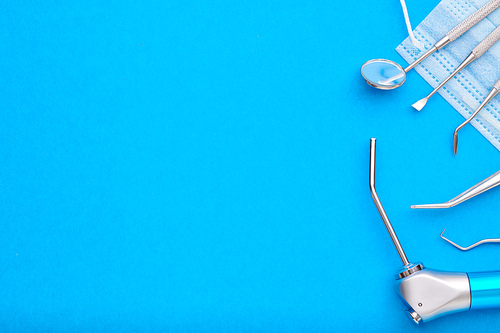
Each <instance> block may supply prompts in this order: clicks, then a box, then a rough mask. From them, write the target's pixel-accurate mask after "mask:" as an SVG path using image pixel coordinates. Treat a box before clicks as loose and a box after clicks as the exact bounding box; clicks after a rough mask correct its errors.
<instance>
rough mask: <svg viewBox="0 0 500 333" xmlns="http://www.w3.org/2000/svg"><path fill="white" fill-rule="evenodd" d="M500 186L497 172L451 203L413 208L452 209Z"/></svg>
mask: <svg viewBox="0 0 500 333" xmlns="http://www.w3.org/2000/svg"><path fill="white" fill-rule="evenodd" d="M498 185H500V171H497V172H496V173H494V174H492V175H491V176H489V177H488V178H486V179H485V180H483V181H482V182H480V183H478V184H476V185H474V186H472V187H471V188H470V189H468V190H467V191H465V192H463V193H461V194H459V195H458V196H456V197H455V198H453V199H451V200H450V201H447V202H445V203H438V204H426V205H413V206H411V208H414V209H426V208H450V207H453V206H456V205H458V204H459V203H462V202H464V201H466V200H469V199H470V198H472V197H475V196H476V195H478V194H481V193H483V192H485V191H488V190H489V189H492V188H493V187H495V186H498Z"/></svg>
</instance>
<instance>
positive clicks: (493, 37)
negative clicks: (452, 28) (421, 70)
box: [412, 26, 500, 111]
mask: <svg viewBox="0 0 500 333" xmlns="http://www.w3.org/2000/svg"><path fill="white" fill-rule="evenodd" d="M499 39H500V26H499V27H496V28H495V30H493V31H492V32H491V33H490V34H489V35H488V36H486V38H485V39H483V41H482V42H481V43H479V44H478V45H477V46H476V47H475V48H474V49H473V50H472V52H471V53H470V54H469V55H468V56H467V58H465V60H464V61H463V62H462V63H461V64H460V65H458V67H457V68H456V69H455V70H454V71H453V72H452V73H451V74H450V75H449V76H448V77H447V78H446V79H445V80H444V81H443V82H441V83H440V84H439V85H438V86H437V87H436V88H434V90H433V91H432V92H431V93H430V94H429V95H427V96H426V97H424V98H422V99H421V100H419V101H417V102H415V103H413V105H412V106H413V107H414V108H415V109H416V110H418V111H420V110H422V109H423V108H424V106H425V104H427V101H428V100H429V98H431V97H432V96H433V95H434V94H435V93H436V92H437V91H438V90H439V89H441V88H442V87H443V86H444V85H445V84H446V83H447V82H448V81H450V80H451V79H452V78H453V77H454V76H455V75H457V74H458V73H459V72H460V71H461V70H462V69H464V68H465V67H467V66H468V65H469V64H470V63H471V62H473V61H474V60H476V59H479V58H480V57H481V56H482V55H483V54H485V53H486V51H488V50H489V48H490V47H492V46H493V45H494V44H495V43H496V42H497V41H498V40H499Z"/></svg>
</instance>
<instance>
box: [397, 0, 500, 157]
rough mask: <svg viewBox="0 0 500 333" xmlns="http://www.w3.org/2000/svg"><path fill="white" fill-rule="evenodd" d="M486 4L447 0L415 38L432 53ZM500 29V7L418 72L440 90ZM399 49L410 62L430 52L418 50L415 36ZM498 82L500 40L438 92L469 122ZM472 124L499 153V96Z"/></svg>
mask: <svg viewBox="0 0 500 333" xmlns="http://www.w3.org/2000/svg"><path fill="white" fill-rule="evenodd" d="M486 2H488V0H466V1H463V0H462V1H459V0H443V1H441V2H440V3H439V4H438V5H437V7H436V8H434V10H433V11H432V12H431V13H430V14H429V15H428V16H427V17H426V18H425V20H424V21H422V23H420V25H419V26H418V27H417V28H416V29H415V30H414V33H415V37H416V38H417V39H418V40H419V41H421V42H422V43H424V46H425V49H426V50H427V49H429V48H430V47H432V46H433V45H434V44H435V43H436V42H437V41H438V40H440V39H441V38H443V36H445V35H446V33H447V32H448V31H449V30H451V29H452V28H453V27H455V26H456V25H457V24H458V23H460V22H462V21H463V20H464V19H466V18H467V17H468V16H469V15H471V14H472V13H474V12H475V11H476V10H477V9H478V8H480V7H481V6H483V5H484V4H485V3H486ZM499 25H500V8H499V9H497V10H496V11H494V12H493V13H491V14H490V15H489V16H488V17H486V18H485V19H483V20H482V21H481V22H479V23H478V24H477V25H476V26H474V27H473V28H471V29H470V30H469V31H468V32H466V33H465V34H464V35H462V36H461V37H460V38H458V39H457V40H455V41H454V42H452V43H450V44H449V45H447V46H445V47H444V48H442V49H440V50H439V51H437V52H435V53H434V54H432V56H430V57H429V58H427V59H426V60H424V61H423V62H422V63H420V64H419V65H418V66H416V67H415V70H416V71H417V72H418V74H420V76H422V78H424V80H425V81H427V83H429V84H430V85H431V86H432V88H435V87H437V86H438V85H439V83H440V82H442V81H443V80H444V79H445V78H447V77H448V76H449V75H450V74H451V73H452V72H453V70H454V69H455V68H456V67H457V66H458V65H459V64H460V63H461V62H462V61H463V60H464V59H465V58H466V57H467V56H468V55H469V54H470V53H471V51H472V49H473V48H474V47H476V46H477V45H478V44H479V43H480V42H481V41H482V40H483V39H484V38H485V37H486V36H487V35H488V34H489V33H491V32H492V31H493V30H494V29H495V28H496V27H497V26H499ZM396 51H397V52H398V53H399V54H400V55H401V56H402V57H403V58H404V59H405V60H406V61H407V62H408V63H411V62H413V61H414V60H416V59H417V58H418V57H419V56H420V55H421V54H422V53H423V52H425V50H420V49H418V48H417V47H415V46H414V45H413V44H412V42H411V40H410V38H407V39H405V40H404V41H403V42H402V43H401V44H400V45H399V46H398V47H397V48H396ZM498 79H500V41H499V42H497V43H496V44H495V45H493V46H492V47H491V48H490V49H489V50H488V51H487V52H486V53H485V54H484V55H483V56H482V57H481V58H479V59H477V60H476V61H474V62H472V63H471V64H470V65H469V66H467V67H466V68H465V69H464V70H462V71H461V72H460V73H459V74H458V75H456V76H455V77H454V78H453V79H451V80H450V81H449V82H448V83H447V84H446V85H445V86H444V87H443V88H441V89H440V90H439V94H440V95H441V96H442V97H443V98H444V99H445V100H446V101H448V103H450V104H451V106H453V107H454V108H455V109H456V110H457V111H458V112H459V113H460V114H461V115H462V116H464V117H465V118H468V117H469V116H470V115H471V114H472V113H473V112H474V111H475V110H476V109H477V108H478V107H479V105H480V103H481V102H482V101H483V99H484V98H485V97H486V95H488V93H489V91H490V90H491V88H492V87H493V84H494V83H495V82H496V81H497V80H498ZM430 111H432V110H428V109H425V110H423V111H422V112H430ZM471 124H472V125H473V126H474V127H475V128H476V129H477V130H478V131H479V132H480V133H481V134H482V135H483V136H484V137H485V138H486V139H488V141H490V142H491V143H492V144H493V145H494V146H495V147H496V148H497V149H498V150H500V97H498V96H497V97H495V98H494V99H493V100H492V101H491V102H490V103H489V104H488V105H487V106H486V107H485V108H484V109H483V110H481V112H479V114H478V115H477V116H476V117H475V118H474V119H473V120H472V121H471ZM453 125H454V124H452V126H453Z"/></svg>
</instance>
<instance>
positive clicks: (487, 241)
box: [440, 228, 500, 251]
mask: <svg viewBox="0 0 500 333" xmlns="http://www.w3.org/2000/svg"><path fill="white" fill-rule="evenodd" d="M445 230H446V228H444V229H443V231H442V232H441V235H440V237H441V238H442V239H444V240H445V241H447V242H448V243H450V244H451V245H453V246H454V247H456V248H457V249H459V250H462V251H468V250H470V249H473V248H475V247H476V246H479V245H481V244H484V243H500V238H487V239H482V240H480V241H479V242H476V243H474V244H472V245H470V246H467V247H463V246H460V245H458V244H457V243H454V242H452V241H451V240H449V239H448V238H446V237H444V236H443V233H444V231H445Z"/></svg>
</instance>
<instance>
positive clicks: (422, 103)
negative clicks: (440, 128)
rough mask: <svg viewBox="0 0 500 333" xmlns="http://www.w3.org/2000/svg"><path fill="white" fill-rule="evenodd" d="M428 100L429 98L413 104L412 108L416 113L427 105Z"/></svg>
mask: <svg viewBox="0 0 500 333" xmlns="http://www.w3.org/2000/svg"><path fill="white" fill-rule="evenodd" d="M428 100H429V96H427V97H424V98H422V99H421V100H419V101H418V102H415V103H413V105H412V106H413V108H414V109H416V110H417V111H420V110H422V109H423V108H424V106H425V104H427V101H428Z"/></svg>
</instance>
